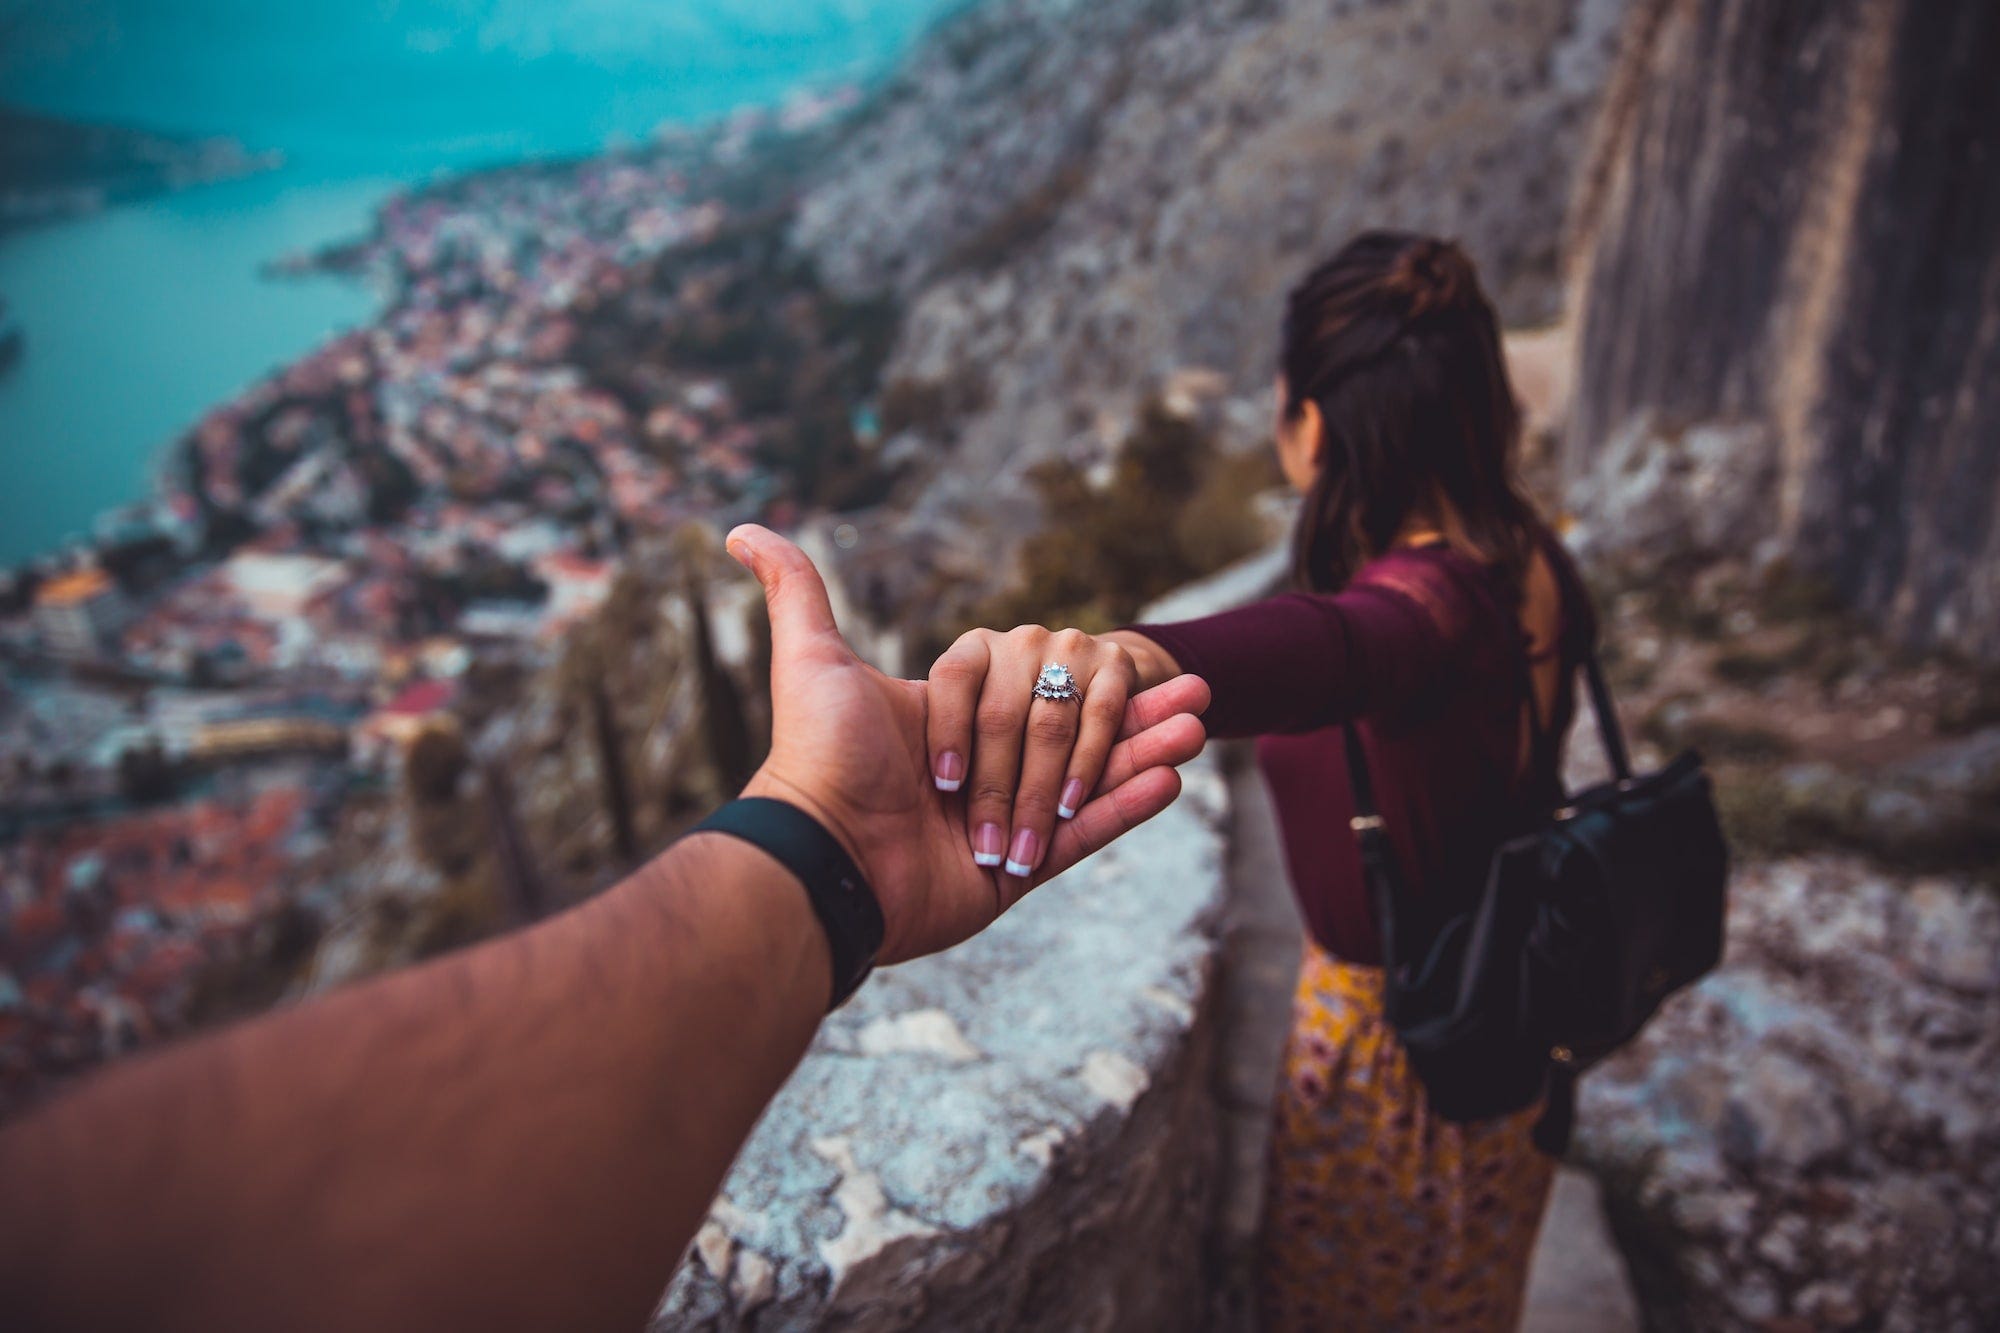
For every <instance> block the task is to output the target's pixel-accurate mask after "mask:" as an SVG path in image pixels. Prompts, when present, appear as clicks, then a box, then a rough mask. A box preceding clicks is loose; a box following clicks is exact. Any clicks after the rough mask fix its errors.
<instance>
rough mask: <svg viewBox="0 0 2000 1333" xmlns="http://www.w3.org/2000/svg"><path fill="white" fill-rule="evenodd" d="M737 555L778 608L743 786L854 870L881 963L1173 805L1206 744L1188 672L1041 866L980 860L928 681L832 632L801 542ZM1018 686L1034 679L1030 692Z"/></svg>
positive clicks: (1204, 701)
mask: <svg viewBox="0 0 2000 1333" xmlns="http://www.w3.org/2000/svg"><path fill="white" fill-rule="evenodd" d="M727 546H728V549H729V553H730V554H731V555H732V556H734V557H735V558H736V559H737V560H738V561H740V562H741V563H742V564H743V565H744V566H746V567H747V568H748V569H749V570H750V572H751V573H753V574H755V575H756V576H757V580H758V582H760V583H761V584H763V586H764V596H765V600H766V602H767V603H768V605H769V608H770V615H771V705H772V728H771V730H772V736H773V740H772V744H771V754H770V757H769V758H768V759H766V760H765V762H764V766H763V767H762V768H760V769H759V770H758V771H757V773H756V775H755V776H754V777H753V778H751V780H750V783H749V785H748V786H747V787H745V788H744V795H746V796H772V797H776V798H778V799H780V800H787V801H790V802H792V803H793V804H795V805H798V806H800V807H802V808H804V809H805V810H807V811H808V812H810V813H811V814H812V815H813V816H814V817H815V818H817V819H819V820H820V821H821V822H822V823H823V824H825V825H826V826H827V828H828V829H829V830H831V831H832V832H833V834H834V836H836V837H838V838H839V839H840V840H841V841H842V843H844V844H845V845H846V847H847V850H848V852H849V853H850V854H851V855H852V856H853V857H854V859H855V861H856V862H857V863H859V865H860V866H861V869H862V871H863V873H865V874H866V875H867V876H868V880H869V883H870V884H871V885H873V886H874V889H875V894H876V897H877V898H878V899H879V900H880V901H881V904H882V915H883V918H884V921H885V923H886V926H887V933H886V935H885V937H884V940H883V945H882V952H881V956H880V961H881V962H884V963H895V962H901V961H904V960H906V959H910V958H915V957H918V956H920V955H923V954H927V953H934V952H936V951H937V950H939V949H944V948H948V947H950V946H951V945H953V944H956V943H958V942H959V941H961V940H963V939H966V938H967V937H969V936H971V935H974V934H976V933H977V932H979V931H980V930H982V929H984V928H985V927H986V926H987V925H989V924H991V923H992V921H993V920H994V918H996V917H997V916H999V915H1000V913H1001V912H1004V911H1005V910H1006V909H1007V908H1009V907H1011V906H1012V905H1013V904H1014V903H1015V902H1017V901H1019V899H1020V898H1022V897H1024V896H1025V895H1026V893H1027V891H1028V890H1029V889H1030V888H1032V887H1033V886H1035V885H1037V884H1040V883H1041V882H1043V881H1044V880H1046V879H1049V878H1050V877H1052V876H1054V875H1056V874H1058V873H1060V872H1061V871H1063V870H1065V869H1067V868H1068V867H1070V866H1072V865H1074V864H1076V862H1078V861H1080V860H1082V859H1083V858H1084V857H1086V856H1088V855H1090V854H1091V853H1092V852H1094V851H1096V850H1098V849H1099V848H1101V847H1103V846H1104V845H1105V844H1106V843H1108V842H1110V841H1111V840H1112V839H1114V838H1116V837H1118V836H1119V835H1120V834H1123V833H1125V832H1127V831H1129V830H1131V829H1133V828H1136V827H1137V826H1138V825H1140V824H1142V823H1144V822H1145V821H1146V820H1148V819H1151V818H1152V817H1153V816H1154V815H1156V814H1158V813H1159V812H1160V811H1162V810H1164V809H1166V808H1167V806H1168V805H1170V804H1172V802H1173V800H1174V798H1175V797H1176V796H1177V795H1179V794H1180V776H1179V775H1178V774H1177V773H1175V772H1174V765H1176V764H1183V763H1186V762H1187V761H1188V760H1190V759H1192V758H1194V757H1195V756H1196V755H1197V754H1199V753H1200V752H1201V747H1202V744H1203V742H1204V741H1205V739H1206V737H1205V735H1204V733H1203V731H1202V727H1201V723H1200V722H1199V721H1198V720H1197V719H1196V717H1195V716H1194V715H1195V714H1196V713H1199V712H1200V711H1201V710H1202V709H1203V708H1206V707H1207V706H1208V687H1207V686H1206V685H1205V684H1203V683H1202V682H1201V681H1200V680H1199V679H1197V678H1196V677H1193V676H1182V677H1179V678H1177V679H1174V680H1170V681H1168V682H1167V683H1165V684H1163V685H1160V686H1158V687H1157V688H1155V689H1152V690H1149V691H1147V692H1146V693H1144V694H1140V695H1138V696H1136V697H1134V698H1133V699H1132V700H1131V702H1130V703H1129V704H1127V705H1126V708H1125V714H1124V724H1123V726H1122V728H1121V729H1120V731H1119V734H1118V739H1117V743H1116V744H1115V745H1114V746H1113V747H1112V749H1111V751H1110V754H1109V756H1108V758H1107V759H1106V761H1105V763H1104V770H1103V776H1102V777H1101V779H1099V780H1098V782H1097V784H1096V788H1095V790H1094V792H1092V793H1091V794H1090V795H1089V796H1088V797H1087V798H1086V799H1085V800H1084V802H1083V804H1082V806H1081V807H1080V808H1079V809H1078V811H1077V814H1076V817H1075V818H1074V819H1070V820H1067V821H1064V822H1063V824H1062V825H1061V827H1060V828H1058V829H1057V830H1056V831H1055V835H1054V837H1053V839H1052V841H1051V845H1050V847H1049V850H1048V854H1047V855H1046V856H1045V857H1043V858H1042V860H1041V862H1040V864H1039V866H1038V867H1037V869H1036V873H1035V874H1034V875H1033V876H1032V877H1029V878H1026V879H1021V878H1015V877H1013V876H1009V875H1003V874H1002V873H1001V872H1000V871H999V870H998V869H989V868H982V867H980V866H979V865H977V864H975V863H974V861H973V857H972V846H971V843H970V841H969V839H968V837H967V828H966V804H965V798H964V797H963V796H960V795H947V794H944V793H941V792H939V791H938V790H937V788H936V786H935V785H934V783H933V781H932V776H931V765H930V758H929V747H928V745H927V743H926V727H927V724H928V717H929V710H928V706H927V704H928V698H929V687H928V686H927V685H926V683H925V682H923V681H910V680H894V679H891V678H890V677H888V676H885V675H883V674H882V673H881V672H879V671H877V670H875V669H874V668H873V667H871V666H869V665H867V664H866V663H864V662H862V661H861V660H860V659H859V658H857V657H856V656H855V655H854V651H853V650H852V649H851V648H849V647H848V646H847V641H846V640H845V639H843V638H842V637H841V635H840V631H839V629H838V628H837V627H836V626H835V625H834V621H833V611H832V608H831V607H830V606H829V605H828V602H827V596H826V586H825V584H824V583H822V582H821V580H820V576H819V571H818V570H816V569H814V568H813V565H812V561H810V560H808V559H807V558H806V555H805V553H804V552H803V551H801V550H799V548H798V547H796V546H794V545H793V544H792V543H791V542H789V541H786V540H785V539H784V538H782V537H780V536H778V535H777V534H776V533H774V532H771V531H769V530H768V529H765V528H761V527H757V526H755V525H745V526H743V527H739V528H737V529H736V530H735V531H733V532H731V533H730V534H729V538H728V542H727ZM1023 688H1024V689H1025V688H1026V686H1025V685H1024V686H1023Z"/></svg>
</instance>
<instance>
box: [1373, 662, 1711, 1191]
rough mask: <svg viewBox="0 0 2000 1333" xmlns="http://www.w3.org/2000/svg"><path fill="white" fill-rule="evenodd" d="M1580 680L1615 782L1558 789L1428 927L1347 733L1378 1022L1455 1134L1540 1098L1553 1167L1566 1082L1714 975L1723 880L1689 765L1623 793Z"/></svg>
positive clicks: (1591, 674)
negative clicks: (1381, 1004)
mask: <svg viewBox="0 0 2000 1333" xmlns="http://www.w3.org/2000/svg"><path fill="white" fill-rule="evenodd" d="M1584 673H1585V678H1586V680H1587V681H1588V683H1589V688H1590V702H1591V710H1592V711H1593V712H1594V713H1595V714H1596V715H1597V726H1598V731H1599V733H1600V734H1601V735H1602V736H1603V738H1604V752H1605V755H1606V756H1607V757H1608V758H1609V760H1610V763H1611V770H1612V773H1613V775H1614V776H1613V778H1612V779H1611V780H1610V781H1609V782H1605V783H1603V784H1601V785H1599V786H1595V787H1591V788H1589V789H1588V790H1586V791H1583V792H1580V793H1578V794H1577V795H1575V796H1574V797H1570V796H1567V795H1566V794H1564V792H1563V790H1562V787H1561V779H1560V778H1558V779H1557V780H1556V784H1557V785H1556V787H1555V790H1554V794H1553V796H1552V798H1551V799H1550V803H1549V808H1548V809H1547V810H1546V811H1545V812H1539V813H1540V814H1541V818H1540V819H1539V821H1538V824H1537V827H1535V828H1534V829H1533V831H1531V832H1529V833H1527V834H1525V835H1523V836H1520V837H1517V838H1514V839H1512V840H1510V841H1508V842H1506V843H1504V844H1502V845H1501V846H1500V847H1499V848H1498V849H1497V850H1496V851H1495V853H1494V855H1493V862H1492V866H1491V868H1490V870H1489V871H1488V873H1487V877H1486V884H1485V887H1484V889H1483V891H1482V892H1481V893H1480V895H1479V897H1478V899H1477V901H1476V902H1475V903H1474V904H1473V906H1472V907H1471V909H1470V910H1464V911H1459V912H1456V913H1454V914H1450V915H1447V916H1445V917H1444V919H1442V920H1435V921H1433V920H1428V919H1426V917H1427V915H1428V914H1427V913H1426V912H1425V911H1424V910H1423V904H1422V902H1421V900H1419V899H1413V898H1412V897H1410V896H1409V895H1408V894H1406V893H1405V892H1403V887H1402V883H1401V873H1400V871H1399V869H1398V866H1397V862H1396V854H1395V849H1394V847H1393V846H1392V845H1391V844H1390V842H1389V838H1388V835H1387V833H1386V831H1385V830H1384V828H1383V824H1382V817H1381V814H1380V812H1379V810H1378V808H1377V806H1376V803H1375V792H1374V784H1373V782H1372V781H1371V779H1370V776H1369V771H1368V759H1367V755H1366V754H1365V753H1364V752H1363V749H1362V746H1361V741H1360V738H1359V736H1358V735H1357V734H1356V731H1355V728H1354V727H1353V726H1352V725H1349V726H1347V727H1346V728H1345V729H1344V730H1345V732H1346V742H1347V767H1348V774H1349V777H1350V780H1351V781H1352V783H1353V786H1354V809H1355V816H1354V819H1353V821H1352V822H1353V827H1354V831H1355V835H1356V837H1357V838H1358V839H1359V840H1360V844H1361V861H1362V867H1363V870H1364V873H1365V874H1366V876H1367V878H1368V882H1369V885H1370V887H1371V890H1372V892H1373V894H1374V899H1375V910H1376V921H1377V923H1378V926H1379V928H1380V934H1381V938H1382V960H1383V968H1384V974H1385V977H1386V981H1387V985H1386V988H1385V1008H1386V1016H1387V1018H1388V1020H1389V1023H1390V1025H1391V1026H1392V1027H1393V1028H1394V1029H1395V1030H1396V1033H1397V1035H1398V1036H1399V1037H1400V1038H1401V1039H1402V1042H1403V1046H1404V1047H1405V1049H1406V1050H1407V1051H1408V1053H1409V1058H1410V1064H1411V1067H1412V1068H1413V1069H1414V1070H1415V1071H1416V1074H1417V1077H1418V1078H1419V1079H1421V1080H1422V1081H1423V1084H1424V1087H1425V1090H1426V1091H1427V1093H1428V1094H1429V1100H1430V1105H1431V1109H1432V1110H1433V1111H1434V1112H1435V1113H1436V1114H1438V1115H1439V1116H1441V1117H1443V1118H1444V1119H1446V1120H1450V1121H1456V1122H1460V1123H1466V1122H1471V1121H1477V1120H1486V1119H1490V1118H1492V1117H1494V1116H1500V1115H1506V1114H1508V1113H1510V1112H1514V1111H1519V1110H1522V1109H1523V1108H1525V1107H1529V1106H1532V1105H1534V1104H1535V1103H1536V1101H1538V1100H1540V1099H1542V1098H1544V1097H1546V1099H1547V1101H1546V1104H1545V1110H1544V1112H1543V1115H1542V1117H1541V1119H1540V1121H1539V1122H1538V1123H1537V1124H1536V1126H1535V1143H1536V1145H1537V1146H1538V1147H1540V1148H1541V1149H1542V1150H1543V1151H1545V1152H1548V1153H1550V1154H1553V1155H1560V1154H1561V1153H1562V1152H1563V1151H1564V1149H1565V1148H1566V1147H1567V1146H1568V1143H1569V1136H1570V1129H1571V1126H1572V1124H1573V1122H1574V1116H1575V1095H1576V1078H1577V1076H1578V1075H1579V1074H1580V1073H1582V1072H1583V1071H1584V1070H1586V1069H1588V1068H1589V1067H1590V1066H1591V1065H1593V1064H1595V1063H1596V1062H1597V1061H1599V1060H1601V1059H1603V1058H1604V1057H1605V1056H1606V1055H1608V1054H1609V1053H1610V1052H1612V1051H1613V1050H1615V1049H1617V1048H1618V1047H1619V1046H1622V1045H1623V1044H1625V1043H1626V1042H1628V1041H1630V1040H1631V1039H1632V1038H1633V1037H1634V1036H1635V1035H1637V1033H1638V1032H1639V1029H1640V1028H1641V1027H1643V1026H1644V1025H1645V1023H1646V1020H1647V1019H1649V1018H1651V1017H1652V1016H1653V1012H1654V1011H1655V1010H1656V1009H1658V1008H1659V1006H1660V1002H1661V1001H1662V1000H1664V999H1665V998H1666V997H1667V996H1668V995H1671V994H1672V993H1673V992H1675V991H1676V990H1679V989H1680V988H1681V987H1683V986H1686V985H1688V984H1689V983H1690V982H1692V981H1694V980H1695V979H1696V978H1698V977H1700V976H1701V975H1702V974H1703V973H1705V972H1708V971H1709V970H1710V969H1711V968H1713V967H1714V966H1715V965H1716V963H1717V962H1718V961H1720V959H1721V957H1722V933H1723V913H1724V907H1725V902H1726V892H1727V884H1728V878H1729V853H1728V848H1727V846H1726V844H1725V843H1724V841H1723V836H1722V827H1721V824H1720V822H1719V820H1718V819H1717V817H1716V811H1715V800H1714V795H1713V792H1712V790H1711V788H1710V785H1709V780H1708V775H1707V773H1706V772H1705V771H1704V770H1703V767H1702V761H1701V756H1700V755H1698V754H1696V753H1695V752H1693V751H1691V750H1690V751H1687V752H1685V753H1683V754H1682V755H1680V757H1678V758H1677V759H1675V760H1674V761H1673V762H1672V763H1670V764H1668V765H1667V766H1666V767H1665V768H1663V769H1660V770H1659V771H1658V772H1655V773H1647V774H1643V775H1637V776H1635V775H1634V774H1633V772H1632V765H1631V761H1630V759H1629V757H1628V755H1627V752H1626V749H1625V738H1624V735H1623V733H1622V732H1621V731H1620V730H1619V726H1618V715H1617V713H1616V711H1615V709H1614V707H1613V705H1612V702H1611V692H1610V690H1609V689H1608V688H1607V687H1606V686H1605V683H1604V673H1603V671H1602V670H1601V669H1600V667H1599V666H1598V662H1597V657H1596V654H1595V653H1594V652H1593V653H1591V654H1590V655H1589V656H1588V657H1587V658H1586V659H1585V661H1584ZM1528 705H1529V709H1530V717H1531V719H1532V735H1533V737H1534V748H1535V750H1536V753H1537V757H1538V760H1539V759H1540V757H1541V755H1542V753H1543V751H1542V746H1543V745H1544V744H1545V743H1546V744H1548V745H1549V746H1550V747H1551V748H1552V747H1553V738H1548V739H1547V741H1546V742H1545V740H1544V737H1543V736H1542V734H1541V733H1542V727H1541V721H1540V718H1539V716H1538V713H1539V710H1538V709H1537V708H1536V707H1535V700H1534V693H1533V690H1532V687H1530V689H1529V690H1528ZM1549 767H1550V768H1552V767H1553V763H1552V761H1551V762H1550V763H1549Z"/></svg>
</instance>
